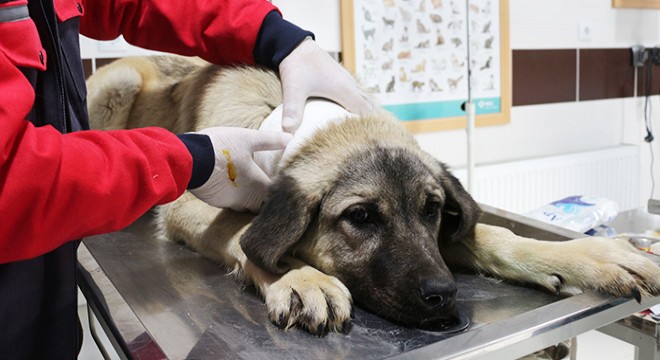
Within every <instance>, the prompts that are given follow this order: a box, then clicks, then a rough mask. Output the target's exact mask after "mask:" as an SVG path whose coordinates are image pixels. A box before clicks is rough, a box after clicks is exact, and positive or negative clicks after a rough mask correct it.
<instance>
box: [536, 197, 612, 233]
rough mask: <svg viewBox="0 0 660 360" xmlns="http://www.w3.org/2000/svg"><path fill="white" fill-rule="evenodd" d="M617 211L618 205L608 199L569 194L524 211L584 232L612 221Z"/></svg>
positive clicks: (544, 220) (545, 220)
mask: <svg viewBox="0 0 660 360" xmlns="http://www.w3.org/2000/svg"><path fill="white" fill-rule="evenodd" d="M618 213H619V205H618V204H617V203H616V202H614V201H612V200H608V199H603V198H593V197H588V196H581V195H577V196H569V197H567V198H564V199H561V200H557V201H554V202H552V203H550V204H547V205H544V206H542V207H540V208H538V209H536V210H533V211H530V212H528V213H526V214H525V215H526V216H529V217H531V218H534V219H537V220H540V221H543V222H546V223H549V224H553V225H558V226H561V227H564V228H567V229H570V230H573V231H577V232H581V233H586V232H587V231H589V230H591V229H595V228H600V229H602V228H603V227H602V226H603V225H605V224H607V223H609V222H610V221H612V220H613V219H614V218H615V217H616V215H617V214H618Z"/></svg>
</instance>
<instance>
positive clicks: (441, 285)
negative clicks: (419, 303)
mask: <svg viewBox="0 0 660 360" xmlns="http://www.w3.org/2000/svg"><path fill="white" fill-rule="evenodd" d="M419 294H420V295H421V297H422V300H424V302H425V303H426V304H427V305H428V306H430V307H433V308H436V309H438V308H442V307H446V306H449V305H451V304H453V303H454V301H455V299H456V285H455V284H454V283H453V282H451V283H448V282H447V281H446V280H442V279H437V278H430V279H425V280H422V282H421V284H420V286H419Z"/></svg>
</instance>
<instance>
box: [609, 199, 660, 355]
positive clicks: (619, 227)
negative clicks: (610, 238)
mask: <svg viewBox="0 0 660 360" xmlns="http://www.w3.org/2000/svg"><path fill="white" fill-rule="evenodd" d="M611 226H612V227H613V228H614V229H615V230H616V232H618V233H640V234H643V233H644V232H645V231H647V230H648V231H658V230H660V215H656V214H649V213H648V211H647V210H646V208H638V209H633V210H629V211H624V212H622V213H620V214H619V215H618V216H617V217H616V218H615V219H614V221H613V222H612V223H611ZM658 258H659V259H660V256H658ZM598 330H599V331H601V332H603V333H605V334H608V335H610V336H614V337H616V338H618V339H620V340H623V341H626V342H628V343H630V344H633V345H635V359H638V360H660V322H658V321H656V320H654V319H652V318H651V317H650V316H649V315H644V314H639V313H638V314H633V315H631V316H628V317H626V318H624V319H621V320H619V321H616V322H614V323H612V324H609V325H607V326H605V327H602V328H600V329H598Z"/></svg>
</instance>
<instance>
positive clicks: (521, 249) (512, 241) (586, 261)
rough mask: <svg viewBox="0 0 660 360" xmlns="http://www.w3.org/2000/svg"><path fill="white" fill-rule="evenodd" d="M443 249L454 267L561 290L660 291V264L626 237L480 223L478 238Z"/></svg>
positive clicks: (633, 293) (638, 293)
mask: <svg viewBox="0 0 660 360" xmlns="http://www.w3.org/2000/svg"><path fill="white" fill-rule="evenodd" d="M440 250H441V253H442V255H443V258H444V259H445V261H447V264H448V265H449V266H459V267H464V268H469V269H472V270H476V271H480V272H484V273H488V274H491V275H494V276H497V277H499V278H502V279H505V280H510V281H514V282H518V283H527V284H536V285H541V286H543V287H545V288H547V289H549V290H551V291H553V292H557V293H559V292H560V291H562V290H564V289H565V288H569V289H570V288H577V289H580V290H598V291H601V292H604V293H608V294H612V295H615V296H622V297H633V298H635V299H636V300H638V301H640V299H641V296H642V295H646V296H648V295H651V296H657V295H660V266H658V265H657V264H655V263H654V262H653V261H651V260H649V259H647V258H646V257H644V256H643V255H642V254H641V252H640V251H639V250H637V249H635V248H634V247H633V246H632V245H630V244H629V243H628V242H626V241H624V240H622V239H609V238H601V237H586V238H581V239H575V240H569V241H541V240H536V239H530V238H524V237H521V236H517V235H515V234H514V233H513V232H511V231H510V230H508V229H505V228H502V227H497V226H490V225H485V224H478V225H477V227H476V229H475V236H474V238H473V239H465V240H464V241H456V242H454V243H452V244H444V245H441V249H440Z"/></svg>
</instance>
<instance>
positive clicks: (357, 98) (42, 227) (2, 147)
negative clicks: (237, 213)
mask: <svg viewBox="0 0 660 360" xmlns="http://www.w3.org/2000/svg"><path fill="white" fill-rule="evenodd" d="M79 33H82V34H83V35H86V36H88V37H91V38H94V39H98V40H109V39H114V38H116V37H118V36H119V35H123V36H124V38H125V39H126V40H127V41H128V42H129V43H132V44H134V45H137V46H140V47H143V48H147V49H152V50H159V51H165V52H170V53H176V54H180V55H186V56H193V55H194V56H199V57H201V58H203V59H205V60H207V61H210V62H213V63H216V64H259V65H262V66H266V67H269V68H271V69H274V70H276V71H279V74H280V77H281V80H282V88H283V98H284V108H285V110H284V117H283V119H284V120H283V127H284V129H285V130H287V131H288V132H293V131H295V129H296V127H297V125H298V124H299V121H300V119H301V117H302V112H303V109H304V103H305V100H306V99H307V98H309V97H312V96H321V97H326V98H329V99H331V100H333V101H335V102H337V103H339V104H340V105H343V106H345V107H346V108H347V109H348V110H349V111H351V112H355V113H359V112H363V111H369V109H370V107H371V106H372V105H371V104H370V102H369V101H368V100H367V96H366V94H364V92H362V91H361V90H360V89H359V87H358V85H357V84H356V82H355V80H353V78H352V77H351V76H350V74H349V73H348V72H347V71H346V70H344V69H343V68H342V67H341V66H340V65H339V64H337V63H336V62H335V61H334V60H332V58H331V57H330V56H329V55H328V54H327V53H325V52H324V51H323V50H322V49H321V48H320V47H319V46H318V45H316V43H315V42H314V39H313V38H314V35H313V34H312V33H310V32H308V31H305V30H303V29H301V28H299V27H297V26H295V25H293V24H292V23H290V22H288V21H286V20H284V19H283V18H282V15H281V13H280V11H279V10H278V9H277V8H276V7H275V6H273V5H272V4H270V3H269V2H267V1H265V0H218V1H206V0H189V1H160V0H141V1H140V0H116V1H104V0H0V94H1V97H2V101H1V102H0V213H1V214H2V220H0V334H1V335H2V336H0V357H2V358H3V359H47V358H58V359H59V358H62V359H71V358H75V357H76V356H77V353H78V351H79V349H80V342H81V341H80V339H81V337H80V332H81V330H80V328H79V321H78V320H77V299H76V297H77V289H76V249H77V247H78V244H79V240H75V239H80V238H83V237H85V236H89V235H94V234H100V233H106V232H111V231H115V230H119V229H122V228H123V227H125V226H127V225H129V224H130V223H132V222H133V221H135V220H136V219H137V218H139V217H140V216H141V215H143V214H144V213H145V212H147V211H148V209H150V208H151V207H153V206H155V205H159V204H163V203H166V202H169V201H173V200H174V199H176V198H177V197H178V196H180V195H181V194H182V193H183V191H185V190H186V189H190V190H191V191H192V192H193V193H195V194H196V195H197V196H198V197H200V198H201V199H202V200H204V201H206V202H208V203H209V204H212V205H215V206H219V207H229V208H234V209H247V210H252V211H257V210H258V207H259V205H260V203H261V201H262V200H263V196H264V193H265V188H266V187H267V186H268V184H269V181H270V179H268V178H267V177H265V175H264V174H263V173H262V172H260V170H259V169H257V168H256V165H255V164H254V161H253V160H252V153H253V152H254V151H259V150H264V149H281V148H283V147H284V146H285V145H286V143H287V141H288V137H287V135H286V134H285V133H282V132H270V133H269V132H263V131H257V130H247V129H238V128H210V129H205V130H202V131H200V132H198V133H188V134H176V135H175V134H172V133H170V132H168V131H166V130H165V129H161V128H155V127H153V128H145V129H132V130H113V131H95V130H89V125H88V120H87V112H86V103H85V97H86V88H85V78H84V73H83V67H82V61H81V57H80V48H79ZM218 149H228V150H229V151H230V152H232V153H233V154H232V155H235V156H232V159H233V161H234V163H235V166H236V170H237V173H238V177H237V178H236V181H237V182H239V181H243V182H242V183H241V182H239V185H241V186H238V187H234V186H227V179H226V172H227V171H226V168H223V166H226V164H223V161H224V160H223V157H222V156H219V157H216V156H215V153H216V152H219V151H218ZM237 188H238V189H239V190H237Z"/></svg>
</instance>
